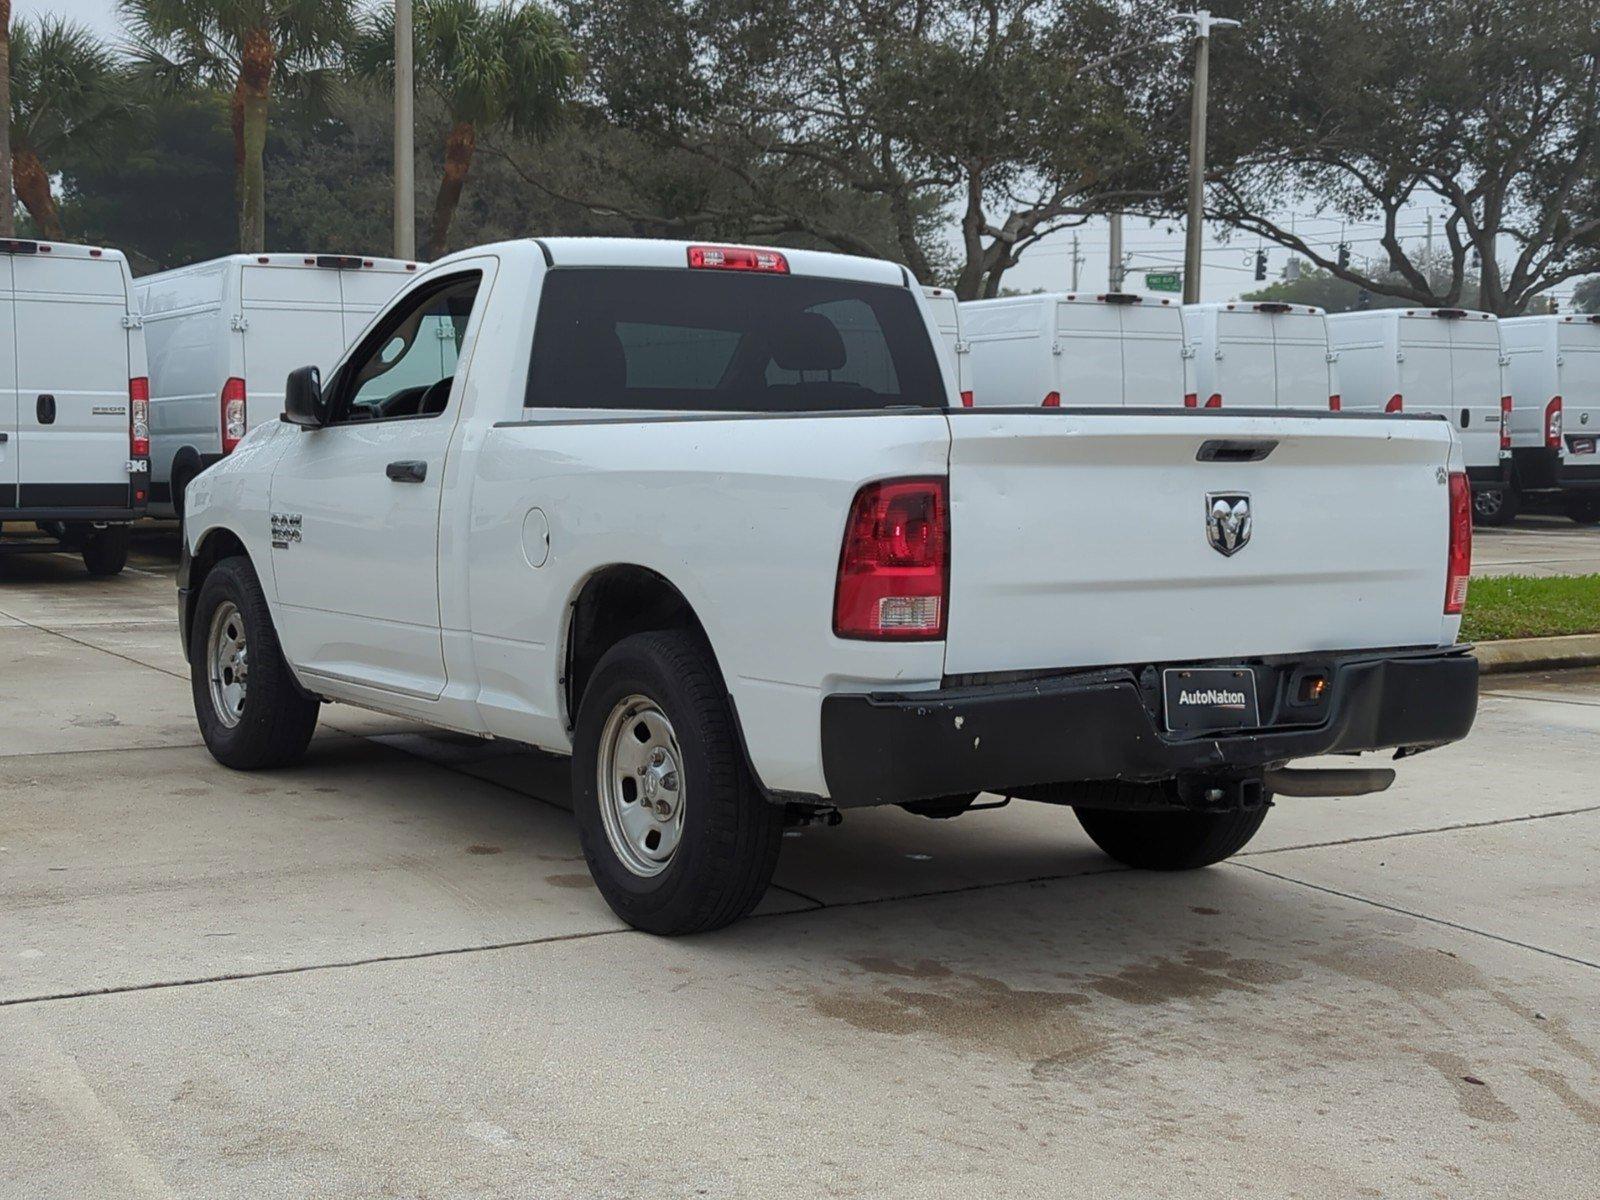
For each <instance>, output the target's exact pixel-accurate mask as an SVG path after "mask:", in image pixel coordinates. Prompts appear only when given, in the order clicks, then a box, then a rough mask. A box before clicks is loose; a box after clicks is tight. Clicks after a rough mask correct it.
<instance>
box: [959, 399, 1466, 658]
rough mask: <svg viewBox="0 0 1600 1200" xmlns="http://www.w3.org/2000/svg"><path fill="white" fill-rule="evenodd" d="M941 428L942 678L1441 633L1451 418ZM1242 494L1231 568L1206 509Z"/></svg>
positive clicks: (1032, 415)
mask: <svg viewBox="0 0 1600 1200" xmlns="http://www.w3.org/2000/svg"><path fill="white" fill-rule="evenodd" d="M950 426H951V452H950V506H951V566H950V576H951V578H950V612H949V632H948V640H947V643H946V650H945V672H946V674H948V675H962V674H970V673H980V672H991V671H1009V670H1031V669H1046V668H1058V667H1080V666H1102V665H1111V664H1137V663H1150V662H1183V661H1194V660H1201V659H1218V658H1224V659H1225V658H1233V657H1246V656H1257V655H1273V654H1292V653H1299V652H1306V651H1315V650H1353V649H1363V648H1369V647H1390V646H1432V645H1437V644H1438V643H1439V642H1440V641H1441V640H1449V638H1450V631H1449V630H1448V628H1447V624H1446V618H1445V617H1444V616H1443V604H1444V590H1445V573H1446V555H1447V551H1448V541H1449V488H1448V486H1446V484H1447V480H1446V478H1445V475H1444V468H1446V467H1447V466H1448V465H1449V464H1450V462H1451V434H1450V429H1449V427H1448V425H1447V424H1446V422H1444V421H1443V420H1439V419H1421V420H1412V419H1396V418H1392V417H1390V418H1385V417H1366V416H1360V415H1349V416H1343V417H1332V416H1323V417H1311V416H1305V417H1296V416H1290V415H1287V414H1285V415H1273V414H1259V413H1258V414H1242V413H1241V414H1233V415H1229V414H1227V413H1225V412H1217V413H1211V412H1205V411H1188V412H1173V413H1151V412H1137V411H1128V412H1123V413H1111V412H1106V411H1105V410H1100V411H1096V412H1074V411H1072V410H1070V409H1062V410H1057V411H1041V412H1022V411H1016V410H1007V411H1000V410H988V411H985V410H983V409H974V410H971V411H956V412H952V413H951V414H950ZM1261 450H1267V451H1268V452H1267V453H1266V455H1265V457H1264V458H1260V459H1259V460H1257V461H1240V458H1241V456H1244V455H1248V454H1250V453H1259V451H1261ZM1208 454H1212V455H1215V456H1216V457H1215V458H1213V459H1212V460H1209V461H1202V459H1204V458H1206V457H1207V455H1208ZM1243 497H1248V509H1249V512H1250V516H1251V528H1250V531H1249V537H1248V540H1247V541H1243V542H1242V544H1240V542H1239V540H1238V539H1237V537H1236V538H1235V539H1234V540H1233V541H1232V542H1231V543H1230V542H1229V540H1228V539H1227V538H1226V537H1223V536H1221V535H1220V534H1219V537H1218V539H1217V540H1219V541H1221V542H1222V543H1223V546H1224V548H1225V549H1226V548H1232V549H1233V552H1232V553H1229V554H1225V553H1223V552H1221V551H1220V550H1219V549H1217V548H1216V547H1215V546H1214V545H1213V544H1212V538H1211V536H1210V531H1209V529H1208V525H1209V522H1208V514H1210V513H1211V512H1212V510H1213V507H1214V505H1215V504H1216V502H1217V500H1218V499H1221V500H1222V502H1223V503H1225V504H1227V505H1228V508H1229V511H1231V512H1239V511H1240V510H1239V504H1240V500H1241V498H1243ZM1241 515H1242V513H1241Z"/></svg>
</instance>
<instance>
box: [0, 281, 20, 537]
mask: <svg viewBox="0 0 1600 1200" xmlns="http://www.w3.org/2000/svg"><path fill="white" fill-rule="evenodd" d="M12 320H13V317H12V303H11V256H10V255H9V254H0V517H4V516H5V510H6V509H8V508H16V507H17V483H18V478H17V450H18V449H19V447H20V446H21V441H20V439H19V438H18V434H19V432H20V430H19V429H18V427H17V357H16V355H17V340H16V332H15V329H14V328H13V326H12Z"/></svg>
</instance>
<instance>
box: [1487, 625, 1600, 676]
mask: <svg viewBox="0 0 1600 1200" xmlns="http://www.w3.org/2000/svg"><path fill="white" fill-rule="evenodd" d="M1472 652H1473V654H1475V655H1477V657H1478V670H1479V671H1481V672H1482V673H1483V674H1485V675H1504V674H1506V673H1508V672H1510V671H1545V670H1556V669H1568V670H1570V669H1572V668H1575V667H1595V666H1600V633H1578V634H1572V635H1570V636H1567V637H1540V638H1510V639H1508V640H1506V641H1503V642H1479V643H1478V644H1477V645H1476V646H1474V647H1473V649H1472Z"/></svg>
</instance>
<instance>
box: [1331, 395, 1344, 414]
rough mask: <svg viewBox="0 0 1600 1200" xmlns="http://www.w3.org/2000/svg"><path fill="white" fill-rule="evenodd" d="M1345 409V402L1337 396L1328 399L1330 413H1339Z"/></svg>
mask: <svg viewBox="0 0 1600 1200" xmlns="http://www.w3.org/2000/svg"><path fill="white" fill-rule="evenodd" d="M1343 407H1344V400H1343V399H1341V398H1340V397H1339V396H1337V395H1333V396H1329V397H1328V411H1329V412H1339V411H1340V410H1341V409H1342V408H1343Z"/></svg>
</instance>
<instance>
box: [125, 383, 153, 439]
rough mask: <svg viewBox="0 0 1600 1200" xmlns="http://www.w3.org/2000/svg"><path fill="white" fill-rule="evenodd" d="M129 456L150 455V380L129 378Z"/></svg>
mask: <svg viewBox="0 0 1600 1200" xmlns="http://www.w3.org/2000/svg"><path fill="white" fill-rule="evenodd" d="M128 457H129V458H149V457H150V381H149V380H148V379H146V378H145V377H144V376H143V375H140V376H138V377H136V378H134V379H130V380H128Z"/></svg>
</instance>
